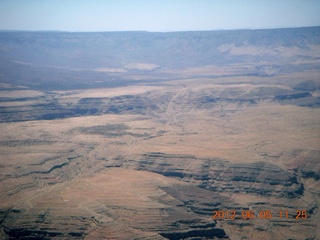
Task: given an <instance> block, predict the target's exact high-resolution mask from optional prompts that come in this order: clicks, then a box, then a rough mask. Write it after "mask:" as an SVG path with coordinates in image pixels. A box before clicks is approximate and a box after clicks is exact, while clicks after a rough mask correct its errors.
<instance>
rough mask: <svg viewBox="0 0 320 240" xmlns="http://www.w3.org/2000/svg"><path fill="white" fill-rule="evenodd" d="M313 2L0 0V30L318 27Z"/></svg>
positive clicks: (319, 6)
mask: <svg viewBox="0 0 320 240" xmlns="http://www.w3.org/2000/svg"><path fill="white" fill-rule="evenodd" d="M319 13H320V1H319V0H241V1H240V0H228V1H223V0H161V1H155V0H154V1H152V0H136V1H134V0H90V1H89V0H68V1H63V0H41V1H40V0H39V1H36V0H1V1H0V30H33V31H38V30H61V31H89V32H93V31H136V30H143V31H162V32H167V31H192V30H217V29H247V28H249V29H262V28H284V27H304V26H320V14H319Z"/></svg>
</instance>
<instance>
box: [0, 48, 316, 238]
mask: <svg viewBox="0 0 320 240" xmlns="http://www.w3.org/2000/svg"><path fill="white" fill-rule="evenodd" d="M317 46H318V45H312V48H311V47H310V49H309V50H306V51H303V49H302V50H301V49H300V50H299V49H298V50H297V49H296V51H293V49H289V50H290V51H289V50H288V49H287V48H281V47H278V48H274V47H272V49H273V50H274V49H276V50H274V51H278V52H277V53H278V54H279V52H281V54H283V55H285V56H286V57H288V59H290V61H289V60H288V62H287V63H286V64H283V65H279V63H271V62H267V63H266V62H250V63H241V62H240V63H235V64H226V65H224V66H218V65H206V66H194V67H176V68H171V69H169V68H161V67H160V68H159V64H160V63H159V64H153V63H152V62H149V63H148V62H147V63H143V62H141V61H139V62H134V63H132V64H129V65H128V64H125V65H123V67H122V68H120V67H119V66H108V67H104V68H102V67H100V68H97V70H96V71H98V72H99V74H103V73H105V72H107V74H113V76H114V77H115V78H117V79H129V80H130V83H129V84H124V85H125V86H121V84H120V83H119V86H113V87H112V88H110V87H107V86H104V87H99V88H93V87H92V88H82V87H81V88H79V89H77V88H75V87H74V85H73V88H72V89H68V88H66V89H59V88H58V89H56V88H49V87H48V89H46V90H43V89H40V88H37V87H35V88H33V87H32V86H29V85H22V84H21V83H22V82H21V81H20V82H19V85H18V84H13V83H12V84H9V83H6V81H3V83H2V91H1V92H0V100H1V102H0V111H1V115H0V121H1V123H0V127H1V135H0V136H1V144H0V152H1V156H0V182H1V184H0V192H1V194H0V198H1V199H0V223H1V232H0V238H1V239H217V238H218V239H318V238H319V237H320V232H319V229H320V222H319V219H320V213H319V204H320V202H319V201H320V200H319V199H320V198H319V197H320V184H319V179H320V162H319V156H320V150H319V146H320V129H319V120H320V112H319V104H320V100H319V96H320V90H319V89H320V82H319V76H320V72H319V70H318V69H317V67H315V66H318V65H319V60H318V58H317V57H318V55H317V54H318V53H317V51H316V50H315V49H317ZM219 47H220V48H219V51H221V52H229V53H230V54H232V55H233V56H240V55H241V56H242V55H243V54H247V55H245V56H247V57H248V56H252V55H254V56H256V55H259V57H260V58H262V57H266V55H268V56H273V55H276V52H272V51H271V50H270V51H266V49H265V48H262V47H261V46H260V47H259V49H257V48H253V47H252V46H251V47H250V48H249V47H248V46H242V48H241V47H239V46H236V45H223V44H220V45H219ZM301 52H303V53H304V54H306V55H305V57H301V56H300V55H299V54H302V53H301ZM297 54H298V55H299V57H297ZM308 54H309V55H308ZM245 56H244V58H246V57H245ZM306 56H307V57H306ZM306 58H308V59H306ZM266 59H267V58H266ZM132 62H133V61H132ZM298 63H299V64H298ZM18 64H20V65H21V64H22V63H18ZM24 64H25V63H24ZM284 66H286V67H284ZM294 66H299V67H297V68H295V67H294ZM301 66H304V67H301ZM24 67H25V66H24ZM29 67H30V68H31V69H32V67H33V66H31V65H30V66H29ZM3 68H4V67H3ZM9 68H10V67H9ZM9 68H8V69H9ZM29 70H30V69H29ZM8 71H9V70H8ZM79 71H80V70H79ZM3 73H4V75H6V73H5V72H3ZM38 73H39V72H37V74H38ZM262 73H263V74H262ZM106 76H108V77H109V75H106ZM139 79H140V80H139ZM141 79H144V80H143V81H141ZM129 80H128V81H129ZM79 81H81V79H80V80H79ZM119 81H120V80H119ZM122 83H126V81H124V82H122ZM32 84H35V83H32ZM32 84H31V85H32ZM73 84H74V83H73ZM88 84H91V85H90V86H94V84H93V83H88ZM92 84H93V85H92ZM214 210H224V211H226V210H229V211H233V210H234V211H236V213H237V215H236V218H235V219H233V220H232V219H226V217H224V218H222V219H213V218H212V217H213V211H214ZM250 210H251V211H254V212H255V216H256V217H255V218H254V219H243V217H242V215H241V213H242V211H250ZM266 210H269V211H270V212H271V213H272V217H271V218H269V219H263V218H262V217H260V215H259V213H260V212H261V211H266ZM296 210H301V211H302V210H303V211H305V213H306V214H307V218H306V219H304V218H302V217H301V216H300V217H298V218H296V216H297V213H296ZM280 211H282V213H284V212H285V211H288V217H287V216H285V215H283V216H282V217H280V214H279V213H280Z"/></svg>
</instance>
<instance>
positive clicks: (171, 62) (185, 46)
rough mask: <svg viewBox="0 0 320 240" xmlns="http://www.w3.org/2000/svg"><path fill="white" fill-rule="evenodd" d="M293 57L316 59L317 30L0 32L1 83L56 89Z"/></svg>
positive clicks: (319, 48) (288, 60) (319, 34)
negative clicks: (134, 74)
mask: <svg viewBox="0 0 320 240" xmlns="http://www.w3.org/2000/svg"><path fill="white" fill-rule="evenodd" d="M297 58H299V61H301V60H303V61H310V60H318V59H320V27H306V28H288V29H271V30H228V31H193V32H169V33H157V32H95V33H73V32H58V31H57V32H55V31H52V32H50V31H43V32H23V31H2V32H0V65H1V67H0V73H1V75H0V81H1V82H5V83H13V84H18V85H26V86H36V87H39V86H38V85H37V84H34V82H38V83H39V82H43V83H46V84H47V85H48V84H49V85H50V84H51V85H50V86H51V87H50V88H57V87H58V85H59V79H61V78H62V77H65V78H68V79H69V80H77V81H78V83H79V86H80V87H81V86H82V85H81V84H83V82H84V81H85V80H90V79H104V78H106V76H109V75H108V74H113V75H114V74H115V73H119V72H123V71H143V72H145V71H153V72H156V71H158V72H159V71H162V70H167V69H179V68H188V67H199V66H208V65H215V66H227V65H230V64H238V63H255V64H256V63H258V62H259V63H265V62H269V63H281V64H288V63H292V62H295V61H297ZM317 67H318V66H317ZM80 70H81V72H79V71H80ZM88 71H89V72H88ZM46 74H47V75H49V76H50V77H49V78H48V76H45V75H46ZM110 78H111V77H110ZM120 78H121V77H120V76H117V79H120ZM52 81H56V84H58V85H57V86H56V87H55V86H54V83H52ZM32 82H33V83H32ZM80 83H81V84H80ZM63 84H64V86H67V85H68V84H66V83H63ZM109 85H110V84H109ZM85 87H87V85H86V84H85Z"/></svg>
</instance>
